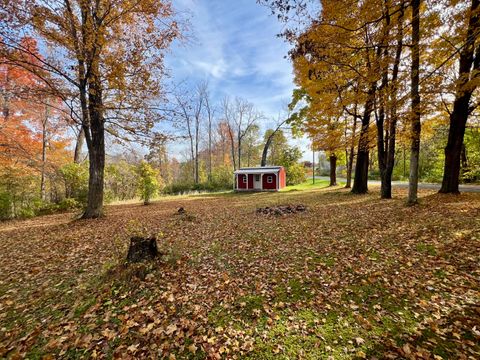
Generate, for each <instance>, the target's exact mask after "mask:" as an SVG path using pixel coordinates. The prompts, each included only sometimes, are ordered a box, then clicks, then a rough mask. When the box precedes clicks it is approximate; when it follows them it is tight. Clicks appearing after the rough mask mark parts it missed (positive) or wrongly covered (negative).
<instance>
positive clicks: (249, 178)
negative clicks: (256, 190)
mask: <svg viewBox="0 0 480 360" xmlns="http://www.w3.org/2000/svg"><path fill="white" fill-rule="evenodd" d="M248 188H249V189H253V174H248Z"/></svg>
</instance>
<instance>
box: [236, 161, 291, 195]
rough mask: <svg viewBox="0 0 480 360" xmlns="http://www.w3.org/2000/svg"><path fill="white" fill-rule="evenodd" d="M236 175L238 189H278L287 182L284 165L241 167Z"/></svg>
mask: <svg viewBox="0 0 480 360" xmlns="http://www.w3.org/2000/svg"><path fill="white" fill-rule="evenodd" d="M234 176H235V179H234V189H235V190H236V191H278V190H280V189H283V188H284V187H285V185H286V183H287V182H286V177H285V176H286V174H285V169H284V168H283V166H264V167H254V168H241V169H239V170H237V171H235V172H234Z"/></svg>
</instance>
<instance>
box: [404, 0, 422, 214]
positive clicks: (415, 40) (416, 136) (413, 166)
mask: <svg viewBox="0 0 480 360" xmlns="http://www.w3.org/2000/svg"><path fill="white" fill-rule="evenodd" d="M419 43H420V0H412V72H411V83H412V88H411V98H412V131H411V136H412V142H411V148H410V177H409V184H408V201H407V202H408V204H410V205H413V204H416V203H417V202H418V199H417V195H418V194H417V193H418V162H419V156H420V134H421V130H422V127H421V126H422V125H421V122H420V116H421V115H420V90H419V87H420V86H419V85H420V76H419V75H420V74H419V72H420V48H419Z"/></svg>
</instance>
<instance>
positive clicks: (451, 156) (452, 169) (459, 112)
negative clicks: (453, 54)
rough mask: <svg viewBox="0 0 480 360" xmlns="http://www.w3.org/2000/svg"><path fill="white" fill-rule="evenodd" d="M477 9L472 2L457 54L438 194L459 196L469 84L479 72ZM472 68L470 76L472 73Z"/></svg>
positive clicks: (474, 0) (479, 21)
mask: <svg viewBox="0 0 480 360" xmlns="http://www.w3.org/2000/svg"><path fill="white" fill-rule="evenodd" d="M479 7H480V0H472V5H471V8H470V17H469V23H468V30H467V39H466V45H465V46H464V48H463V50H462V51H461V53H460V66H459V77H458V82H457V89H456V94H455V101H454V103H453V111H452V113H451V114H450V128H449V130H448V142H447V146H446V147H445V165H444V168H443V181H442V187H441V189H440V192H441V193H452V194H458V193H459V192H460V191H459V188H458V185H459V179H460V159H461V153H462V146H463V138H464V136H465V127H466V124H467V119H468V115H469V104H470V99H471V97H472V93H473V91H474V90H475V88H476V84H473V85H472V80H473V78H476V77H477V76H478V70H479V69H480V46H479V47H477V49H476V50H475V41H476V40H477V37H478V29H479V28H480V19H479V14H478V11H479ZM474 55H475V57H474ZM472 64H473V72H471V69H472Z"/></svg>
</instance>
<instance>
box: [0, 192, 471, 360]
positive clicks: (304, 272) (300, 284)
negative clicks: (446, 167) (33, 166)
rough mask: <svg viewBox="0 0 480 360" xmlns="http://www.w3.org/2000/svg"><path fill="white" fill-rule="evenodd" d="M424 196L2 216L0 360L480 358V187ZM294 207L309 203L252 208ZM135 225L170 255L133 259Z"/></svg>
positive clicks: (217, 200)
mask: <svg viewBox="0 0 480 360" xmlns="http://www.w3.org/2000/svg"><path fill="white" fill-rule="evenodd" d="M421 195H422V198H421V204H420V205H419V206H416V207H406V206H405V205H404V198H405V193H404V192H403V191H398V192H396V193H395V197H396V199H394V200H391V201H382V200H379V199H378V195H377V193H376V191H375V189H374V191H372V194H371V195H367V196H354V195H351V194H350V193H348V191H346V190H343V189H322V190H310V191H294V192H289V193H277V194H241V195H240V194H239V195H232V194H230V195H229V194H227V195H216V196H215V195H210V196H201V197H191V198H177V199H167V200H164V201H159V202H156V203H154V204H153V205H151V206H146V207H145V206H141V205H121V206H110V207H108V208H107V217H105V218H102V219H99V220H81V221H73V220H72V214H63V215H54V216H45V217H39V218H35V219H31V220H26V221H14V222H6V223H2V224H0V358H1V357H6V358H22V357H28V358H45V359H49V358H125V359H129V358H167V359H169V358H170V359H204V358H212V359H221V358H228V359H235V358H237V359H350V358H369V359H372V358H392V359H393V358H411V359H413V358H424V359H442V358H443V359H453V358H465V359H467V358H468V359H479V358H480V345H479V344H480V269H479V260H480V194H462V195H460V196H442V195H438V194H434V193H433V192H422V193H421ZM289 203H290V204H299V203H303V204H305V205H307V206H308V211H307V212H306V213H297V214H292V215H288V216H282V217H275V216H270V215H263V214H257V213H256V212H255V209H256V208H257V207H265V206H269V205H275V204H289ZM179 207H184V208H185V209H186V210H187V212H186V214H184V215H178V214H176V210H177V209H178V208H179ZM139 231H143V232H146V233H148V234H157V236H158V238H159V246H160V248H161V250H162V251H163V252H164V253H165V255H164V256H162V258H161V260H159V261H158V262H155V263H153V264H149V265H138V266H129V267H125V266H123V265H122V263H121V261H119V259H122V258H124V257H125V255H126V249H127V245H128V239H129V237H130V236H131V235H132V234H134V233H136V232H139Z"/></svg>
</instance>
